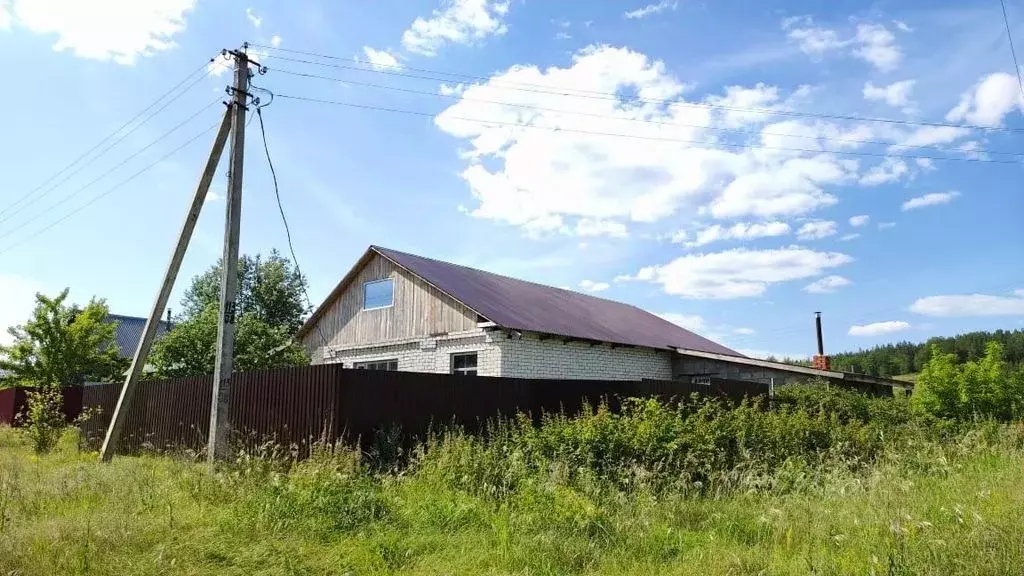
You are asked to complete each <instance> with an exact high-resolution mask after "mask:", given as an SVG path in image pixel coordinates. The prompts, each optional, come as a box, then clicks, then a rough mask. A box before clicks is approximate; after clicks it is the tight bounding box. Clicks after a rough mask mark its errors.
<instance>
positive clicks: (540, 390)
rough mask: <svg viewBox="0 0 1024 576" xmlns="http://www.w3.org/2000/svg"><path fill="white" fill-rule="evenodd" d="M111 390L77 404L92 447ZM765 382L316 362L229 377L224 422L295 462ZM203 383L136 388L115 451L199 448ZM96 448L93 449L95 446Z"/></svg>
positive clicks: (755, 390) (735, 395)
mask: <svg viewBox="0 0 1024 576" xmlns="http://www.w3.org/2000/svg"><path fill="white" fill-rule="evenodd" d="M120 389H121V386H120V385H119V384H108V385H102V386H87V387H86V388H85V389H84V390H83V391H82V404H83V405H84V406H86V407H98V408H100V409H101V414H100V415H99V416H98V417H96V418H93V419H91V420H90V421H89V422H87V423H86V426H85V428H86V430H87V431H88V433H89V437H90V438H97V439H98V441H102V437H103V434H104V433H105V430H106V426H107V424H108V423H109V421H110V417H111V414H112V412H113V408H114V405H115V404H116V402H117V397H118V394H119V393H120ZM767 390H768V387H767V386H766V385H762V384H757V383H750V382H742V381H726V380H717V379H716V380H713V381H711V382H710V383H709V384H694V383H690V382H683V381H664V380H642V381H612V380H527V379H519V378H495V377H483V376H480V377H477V376H458V375H450V374H423V373H412V372H382V371H374V370H353V369H346V368H341V367H339V366H338V365H332V364H321V365H315V366H305V367H298V368H287V369H280V370H267V371H260V372H247V373H238V374H235V375H234V377H233V379H232V400H231V414H230V421H231V426H232V429H233V434H234V435H233V438H232V440H233V442H234V443H235V445H236V446H237V447H245V448H248V449H250V450H252V449H256V448H258V447H259V446H261V445H263V444H264V443H267V442H273V443H275V444H277V445H279V446H281V447H284V448H285V449H289V450H291V451H292V452H293V453H295V454H296V455H298V456H302V455H304V454H306V453H308V449H309V446H310V444H311V443H312V442H315V441H317V440H321V439H325V440H331V441H333V440H335V439H337V438H339V437H345V438H347V439H349V440H355V439H357V438H358V439H360V441H361V442H362V443H363V444H364V446H366V445H368V444H370V443H372V442H374V440H375V437H376V436H377V435H378V434H379V433H380V432H381V431H389V430H394V429H399V430H400V431H401V432H402V433H403V434H404V435H406V436H420V437H422V435H424V434H426V433H427V432H429V431H430V430H431V429H434V430H438V429H440V428H442V427H446V426H448V425H450V424H458V425H460V426H463V427H464V428H466V429H467V430H469V431H471V432H473V431H478V430H480V429H481V428H482V426H483V425H484V424H485V423H486V422H487V421H488V420H490V419H492V418H494V417H496V416H499V415H504V416H513V415H515V414H516V413H518V412H526V413H530V414H531V415H532V416H533V417H534V418H539V417H540V415H541V414H542V413H545V412H547V413H552V412H565V413H567V414H575V413H578V412H579V411H580V409H581V407H582V406H583V404H584V403H588V404H590V405H591V406H596V405H597V404H598V403H599V402H601V401H602V400H607V402H608V404H609V407H610V408H611V409H613V410H618V409H619V408H620V403H621V400H622V399H623V398H626V397H631V396H636V397H657V398H660V399H664V400H668V399H673V398H675V399H681V398H684V397H687V396H689V395H691V394H693V393H698V394H704V395H715V396H725V397H729V398H732V399H737V400H738V399H740V398H742V397H744V396H747V395H763V394H766V393H767ZM211 394H212V377H210V376H207V377H204V378H188V379H177V380H164V381H155V382H144V383H142V385H141V386H140V389H139V391H138V392H137V394H136V398H135V401H134V402H133V405H132V406H131V407H130V409H129V411H128V416H127V420H126V423H125V428H124V433H123V436H122V442H121V445H120V452H122V453H128V454H133V453H138V452H140V451H143V450H161V451H164V450H195V451H201V450H202V449H203V448H204V447H205V445H206V441H207V434H208V431H209V412H210V401H211ZM97 445H98V444H97Z"/></svg>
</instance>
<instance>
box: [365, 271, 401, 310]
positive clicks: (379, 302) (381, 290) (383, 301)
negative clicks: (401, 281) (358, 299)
mask: <svg viewBox="0 0 1024 576" xmlns="http://www.w3.org/2000/svg"><path fill="white" fill-rule="evenodd" d="M394 304H395V281H394V280H393V279H391V278H385V279H383V280H373V281H371V282H366V283H365V284H363V310H373V309H374V308H387V307H388V306H393V305H394Z"/></svg>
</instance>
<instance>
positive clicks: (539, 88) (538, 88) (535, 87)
mask: <svg viewBox="0 0 1024 576" xmlns="http://www.w3.org/2000/svg"><path fill="white" fill-rule="evenodd" d="M251 46H257V47H260V48H266V49H270V50H276V51H279V52H288V53H294V54H303V55H307V56H313V57H317V58H325V59H330V60H336V61H348V62H353V63H354V64H359V65H358V66H350V65H346V64H334V63H329V62H317V61H315V60H307V59H302V58H291V57H288V56H279V55H274V54H268V55H266V56H264V60H266V59H268V58H269V59H274V60H280V61H284V62H294V63H300V64H308V65H312V66H322V67H327V68H337V69H342V70H351V71H356V72H367V73H372V74H384V75H389V76H397V77H403V78H414V79H420V80H431V81H435V82H449V81H451V80H450V79H447V78H439V77H437V75H441V76H453V77H457V78H460V77H461V78H465V79H469V80H474V81H480V82H487V83H488V84H489V85H491V86H494V87H499V88H505V89H508V90H516V91H523V92H533V93H538V94H547V95H552V96H566V97H575V98H591V99H599V100H612V101H616V102H621V101H622V100H623V98H622V97H621V96H620V95H618V94H615V93H612V92H600V91H593V90H582V89H575V88H563V87H552V86H546V85H540V84H528V83H519V82H509V81H500V80H499V81H495V80H494V79H492V78H488V77H486V76H476V75H472V74H460V73H455V72H441V71H437V70H429V69H424V68H412V67H407V66H401V65H396V66H389V65H381V64H374V63H371V62H368V61H364V60H360V59H358V58H346V57H340V56H330V55H325V54H318V53H315V52H302V51H298V50H290V49H286V48H275V47H273V46H264V45H260V44H252V45H251ZM390 68H394V69H390ZM405 70H412V71H418V72H423V73H425V74H434V75H435V76H426V75H424V74H410V73H408V72H405ZM629 101H631V102H640V103H645V104H656V105H660V106H666V107H687V108H704V109H712V110H727V111H732V112H745V113H757V114H764V115H767V116H789V117H798V118H818V119H825V120H847V121H855V122H871V123H883V124H897V125H906V126H922V127H933V128H960V129H968V130H979V131H987V132H1024V128H1010V127H1005V126H981V125H975V124H956V123H950V122H929V121H923V120H906V119H900V118H878V117H870V116H858V115H852V114H829V113H819V112H805V111H797V110H787V109H781V108H757V107H743V106H730V105H726V104H716V103H711V102H680V101H678V100H676V99H670V98H642V97H637V98H630V99H629Z"/></svg>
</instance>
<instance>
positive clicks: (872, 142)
mask: <svg viewBox="0 0 1024 576" xmlns="http://www.w3.org/2000/svg"><path fill="white" fill-rule="evenodd" d="M270 70H273V71H274V72H278V73H281V74H287V75H290V76H297V77H302V78H313V79H318V80H328V81H333V82H339V83H344V84H350V85H353V86H363V87H367V88H377V89H382V90H392V91H396V92H404V93H409V94H421V95H424V96H434V97H438V98H448V99H452V100H459V101H465V102H479V103H482V104H494V105H496V106H509V107H514V108H523V109H526V110H538V111H544V112H554V113H558V114H568V115H571V116H586V117H591V118H602V119H608V120H616V121H623V122H634V123H639V124H650V125H653V126H667V127H676V128H698V129H702V130H712V131H715V132H726V133H730V134H745V135H749V136H759V137H761V136H769V137H779V138H796V139H802V140H813V141H819V140H824V141H828V142H838V143H841V144H852V145H876V146H889V147H891V148H903V149H914V150H934V151H937V152H952V153H956V152H959V150H957V149H956V148H950V147H946V146H934V145H921V144H897V143H894V142H883V141H880V140H858V139H854V138H835V137H831V136H821V135H807V134H782V133H778V132H764V131H755V130H743V129H739V128H724V127H721V126H711V125H707V124H687V123H683V122H674V121H671V122H669V121H658V120H648V119H644V118H630V117H622V116H612V115H609V114H599V113H594V112H582V111H579V110H565V109H560V108H548V107H544V106H536V105H533V104H520V103H515V102H503V101H500V100H488V99H484V98H471V97H466V96H460V95H456V94H440V93H437V92H429V91H426V90H415V89H412V88H403V87H401V86H389V85H386V84H375V83H372V82H360V81H357V80H350V79H347V78H335V77H332V76H324V75H321V74H310V73H306V72H296V71H294V70H285V69H281V68H270ZM971 152H973V153H979V154H995V155H1004V156H1013V157H1016V158H1018V159H1024V152H1003V151H998V150H988V149H986V150H972V151H971Z"/></svg>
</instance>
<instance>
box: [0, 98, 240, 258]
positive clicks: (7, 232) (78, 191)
mask: <svg viewBox="0 0 1024 576" xmlns="http://www.w3.org/2000/svg"><path fill="white" fill-rule="evenodd" d="M219 102H220V98H217V99H215V100H213V101H212V102H209V103H208V104H205V105H204V106H203V107H202V108H200V109H199V110H197V111H196V112H195V113H193V114H191V115H190V116H188V117H187V118H185V119H184V120H182V121H181V122H179V123H178V124H176V125H174V126H173V127H172V128H171V129H170V130H167V131H166V132H164V133H163V134H161V135H160V136H157V137H156V138H155V139H154V140H152V141H151V142H150V143H149V144H146V145H145V146H143V147H142V148H140V149H138V150H136V151H135V152H134V153H132V154H130V155H129V156H128V157H127V158H125V159H123V160H122V161H121V162H119V163H117V164H115V165H114V166H112V167H110V168H109V169H107V170H106V171H105V172H103V173H102V174H100V175H99V176H97V177H95V178H93V179H92V180H90V181H89V182H88V183H87V184H85V185H84V186H82V187H80V188H78V189H76V190H74V191H72V192H71V193H70V194H67V195H65V196H64V197H63V198H62V199H60V200H58V201H57V202H55V203H52V204H51V205H50V206H48V207H47V208H46V209H45V210H43V211H42V212H39V213H38V214H36V215H35V216H33V217H31V218H29V219H28V220H25V221H23V222H21V224H19V225H17V226H14V227H13V228H8V229H6V230H4V231H2V232H0V239H3V238H6V237H8V236H10V235H11V234H13V233H15V232H17V231H18V230H21V229H23V228H25V227H26V226H28V225H29V224H31V223H33V222H35V221H37V220H39V219H40V218H42V217H44V216H47V215H49V214H51V213H52V212H51V211H52V210H54V209H56V208H59V207H60V206H61V205H62V204H64V203H66V202H67V201H68V200H70V199H71V198H74V197H75V196H78V195H79V194H81V193H82V192H85V191H86V190H88V189H89V188H91V187H92V186H93V185H95V184H96V183H97V182H99V181H100V180H103V179H104V178H106V177H107V176H109V175H110V174H112V173H113V172H115V171H116V170H117V169H118V168H120V167H122V166H124V165H125V164H127V163H128V162H131V161H132V160H134V159H135V158H137V157H138V156H140V155H141V154H143V153H144V152H146V151H147V150H149V149H150V148H152V147H153V146H155V145H156V144H158V143H159V142H161V141H162V140H163V139H165V138H167V137H168V136H170V135H171V134H173V133H174V132H176V131H178V130H180V129H181V128H182V127H183V126H185V125H186V124H188V123H189V122H191V121H192V120H194V119H196V118H197V117H199V116H200V115H201V114H202V113H203V112H205V111H206V110H207V109H209V108H210V107H211V106H213V105H215V104H217V103H219Z"/></svg>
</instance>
